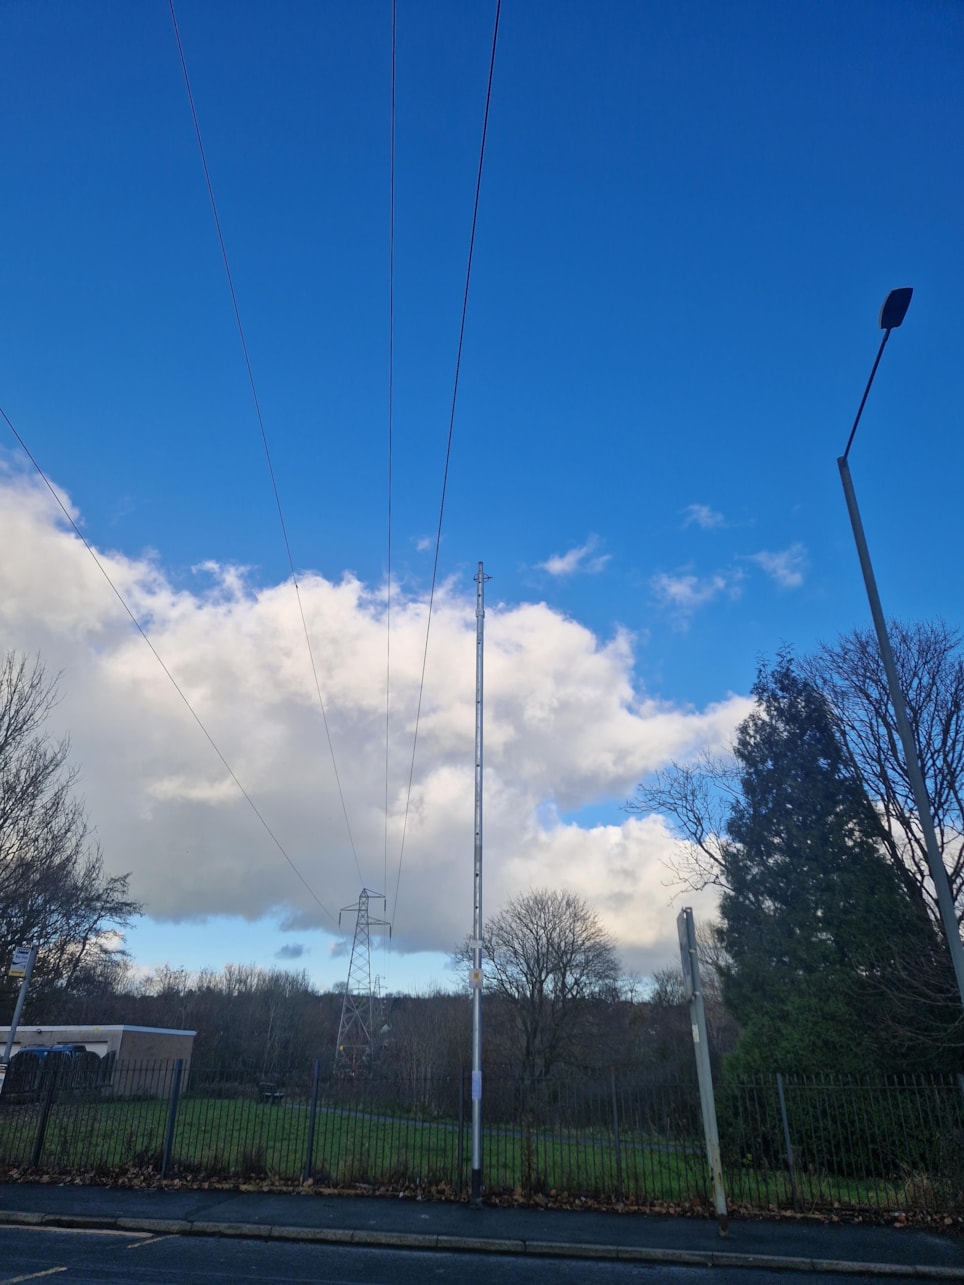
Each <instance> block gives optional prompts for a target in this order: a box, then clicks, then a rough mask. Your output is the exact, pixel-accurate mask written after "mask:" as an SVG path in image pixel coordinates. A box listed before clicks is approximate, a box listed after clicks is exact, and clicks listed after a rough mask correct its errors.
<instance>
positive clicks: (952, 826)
mask: <svg viewBox="0 0 964 1285" xmlns="http://www.w3.org/2000/svg"><path fill="white" fill-rule="evenodd" d="M888 632H889V635H890V641H891V646H892V648H893V652H894V662H895V664H896V667H897V675H898V678H899V680H900V687H901V690H902V692H903V693H904V697H905V700H906V704H907V715H908V719H909V721H910V725H911V728H912V729H913V732H914V740H915V743H916V745H917V755H918V758H919V759H920V764H921V770H922V772H923V775H924V782H925V784H926V786H927V796H928V799H929V800H930V805H931V812H932V814H933V818H934V826H935V829H936V831H937V841H938V844H939V845H940V849H941V852H942V854H943V857H944V865H945V868H946V869H947V873H948V877H949V879H950V883H951V892H952V894H953V896H954V900H955V904H956V906H957V912H958V920H959V921H960V920H961V919H962V918H964V657H962V655H961V635H960V634H959V633H957V632H956V631H954V630H952V629H949V628H948V626H947V625H945V624H944V623H943V621H936V622H930V621H925V622H918V623H915V624H912V625H903V624H901V623H900V622H899V621H891V622H890V624H889V626H888ZM801 668H802V669H803V672H804V673H805V674H806V675H807V677H808V678H809V679H810V680H811V682H813V683H814V684H815V685H816V686H817V687H818V688H819V689H820V690H821V691H822V692H823V693H824V695H825V696H826V697H827V699H828V700H829V702H830V704H831V706H832V707H833V710H834V712H835V714H836V716H837V720H838V726H839V732H840V735H841V737H842V739H843V741H844V743H845V744H846V746H847V748H848V750H849V751H850V753H851V755H852V757H853V760H854V763H855V764H856V767H857V771H858V772H859V774H860V777H861V779H862V781H863V783H864V788H865V789H866V791H867V794H868V796H869V797H870V798H871V799H873V800H874V801H875V803H876V804H877V807H878V809H879V810H880V813H881V817H882V819H883V822H884V828H885V830H886V835H887V844H888V849H889V853H890V856H891V860H892V861H893V863H894V865H895V866H896V867H897V869H898V870H899V871H900V872H901V874H902V876H903V877H904V878H905V879H906V880H907V881H908V882H909V883H911V884H912V885H913V887H914V889H915V890H916V894H917V896H919V897H920V898H921V899H922V900H923V901H924V903H925V905H926V906H927V908H928V911H929V913H930V914H931V916H932V918H933V919H934V921H935V923H936V922H937V921H938V919H939V915H938V909H937V899H936V894H935V892H934V887H933V884H932V882H931V878H930V874H929V873H928V867H927V853H926V849H925V846H924V838H923V834H922V833H921V829H920V826H919V824H918V818H917V808H916V804H915V801H914V793H913V790H912V789H911V785H910V780H909V779H908V775H907V767H906V764H905V761H904V753H903V749H902V747H901V743H900V736H899V733H898V731H897V724H896V720H895V717H894V710H893V706H892V705H891V701H890V692H889V689H888V686H887V676H886V674H885V672H884V667H883V663H882V661H881V658H880V649H879V647H878V646H877V639H876V636H875V635H874V633H873V632H872V631H871V630H854V631H853V632H852V633H849V634H846V635H845V636H844V637H843V638H841V639H840V640H839V641H838V642H837V643H835V644H834V645H833V646H830V645H824V646H823V647H821V648H820V650H819V651H818V652H817V653H816V654H815V655H814V656H811V657H809V658H808V659H807V660H805V661H804V662H803V663H802V666H801Z"/></svg>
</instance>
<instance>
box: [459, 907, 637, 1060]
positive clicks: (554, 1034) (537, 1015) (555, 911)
mask: <svg viewBox="0 0 964 1285" xmlns="http://www.w3.org/2000/svg"><path fill="white" fill-rule="evenodd" d="M482 941H483V950H484V954H485V955H486V957H487V959H488V964H489V967H488V969H487V970H486V971H487V979H486V981H487V990H491V991H492V992H493V993H494V994H496V995H497V996H499V997H500V999H501V1001H502V1002H503V1004H504V1005H505V1006H506V1008H507V1009H508V1010H509V1012H510V1013H511V1016H512V1021H513V1025H514V1027H515V1029H516V1033H517V1035H518V1038H519V1046H520V1053H521V1058H522V1064H523V1068H524V1071H525V1073H526V1075H527V1076H528V1077H530V1078H541V1077H544V1076H546V1075H548V1074H549V1073H550V1071H551V1070H552V1068H553V1066H554V1065H556V1064H557V1063H560V1062H565V1061H574V1060H576V1059H577V1057H578V1052H579V1049H578V1045H579V1041H580V1038H581V1037H582V1036H583V1035H584V1033H585V1027H586V1024H587V1022H588V1020H589V1019H591V1016H592V1013H591V1008H592V1001H597V1000H600V999H615V998H616V996H617V994H618V983H619V960H618V958H617V955H616V948H615V943H614V941H613V939H612V937H610V935H609V933H607V932H606V930H605V929H604V928H603V926H602V925H601V924H600V922H599V919H598V917H597V915H596V913H595V911H594V910H593V909H592V908H591V907H590V906H589V905H588V904H587V903H586V902H585V901H584V900H583V899H582V898H581V897H578V896H576V895H575V894H573V893H569V892H556V891H551V890H549V889H546V888H536V889H533V890H532V891H530V892H527V893H524V894H522V895H521V896H518V897H515V898H513V899H512V900H511V901H509V902H508V903H507V904H506V905H505V906H504V907H503V908H502V910H500V911H499V913H498V914H497V915H496V916H495V918H494V919H490V920H489V921H488V922H487V923H486V925H485V929H484V931H483V934H482ZM468 954H470V952H468V950H467V947H463V948H462V949H461V950H460V951H459V952H458V954H457V958H459V959H460V960H462V961H463V962H464V960H465V959H466V957H467V956H468Z"/></svg>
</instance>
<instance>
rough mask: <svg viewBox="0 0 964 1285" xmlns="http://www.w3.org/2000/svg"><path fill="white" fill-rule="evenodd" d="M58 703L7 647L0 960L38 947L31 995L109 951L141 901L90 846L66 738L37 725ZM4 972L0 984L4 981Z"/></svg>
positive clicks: (1, 722) (0, 757)
mask: <svg viewBox="0 0 964 1285" xmlns="http://www.w3.org/2000/svg"><path fill="white" fill-rule="evenodd" d="M56 700H57V683H56V680H50V679H48V678H47V675H46V673H45V671H44V668H43V665H42V664H41V663H40V661H39V660H35V661H33V662H31V661H29V660H28V659H27V658H26V657H23V656H19V655H17V654H16V653H15V652H8V653H7V654H6V656H5V658H4V659H3V661H2V663H0V960H2V959H7V958H9V955H10V953H11V951H12V949H13V948H14V947H15V946H19V945H26V944H33V943H36V944H37V945H39V947H40V953H39V957H38V962H37V966H36V969H35V972H34V983H35V984H34V986H33V987H32V990H31V994H32V996H33V997H34V999H35V1000H36V999H37V998H39V997H40V996H42V995H43V993H44V990H45V989H47V990H48V991H49V990H50V989H51V988H55V989H58V988H59V989H60V990H65V989H69V987H70V985H71V982H72V980H73V979H74V978H75V977H76V976H78V974H79V973H80V972H82V971H84V970H86V971H88V972H89V971H90V970H91V968H92V967H94V965H95V964H97V962H98V961H99V962H100V963H101V964H103V963H104V962H106V961H109V960H110V958H111V957H116V955H117V953H118V951H119V949H120V946H121V944H122V940H121V938H120V937H119V934H118V933H117V932H116V931H112V930H116V929H118V928H122V927H124V926H125V925H126V924H128V923H130V921H131V919H132V918H133V917H134V916H135V915H137V914H138V913H139V912H140V906H139V905H138V903H137V902H135V901H133V900H132V899H131V898H130V897H129V895H128V876H127V875H108V874H106V873H105V871H104V867H103V861H102V858H101V854H100V850H99V848H98V846H97V844H96V843H95V842H94V840H93V837H92V835H91V832H90V828H89V825H88V822H87V816H86V813H85V810H84V806H83V804H82V802H81V801H80V800H79V799H78V798H77V797H76V795H75V793H74V789H75V786H76V770H75V769H73V768H71V767H70V766H69V765H68V755H69V749H70V746H69V742H68V740H67V739H66V738H65V739H63V740H60V741H55V740H53V739H51V737H50V736H49V735H48V734H47V732H46V731H45V724H46V721H47V718H48V717H49V715H50V712H51V710H52V709H53V707H54V705H55V704H56ZM5 974H6V969H5V968H4V969H3V970H2V974H0V988H2V987H3V986H4V985H5V984H6V978H5Z"/></svg>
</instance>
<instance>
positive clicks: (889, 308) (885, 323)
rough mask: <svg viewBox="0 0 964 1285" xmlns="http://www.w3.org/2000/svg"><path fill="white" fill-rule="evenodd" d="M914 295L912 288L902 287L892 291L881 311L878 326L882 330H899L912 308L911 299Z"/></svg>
mask: <svg viewBox="0 0 964 1285" xmlns="http://www.w3.org/2000/svg"><path fill="white" fill-rule="evenodd" d="M913 293H914V290H913V287H912V286H901V287H900V288H899V289H897V290H891V292H890V294H889V295H888V296H887V298H886V299H885V300H884V303H883V307H882V308H881V310H880V320H879V322H878V324H879V326H880V328H881V330H896V329H897V327H898V326H899V325H900V323H901V322H902V321H903V320H904V317H905V316H906V315H907V309H908V308H909V307H910V297H911V295H912V294H913Z"/></svg>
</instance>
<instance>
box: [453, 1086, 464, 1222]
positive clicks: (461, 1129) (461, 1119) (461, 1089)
mask: <svg viewBox="0 0 964 1285" xmlns="http://www.w3.org/2000/svg"><path fill="white" fill-rule="evenodd" d="M458 1136H459V1140H458V1156H457V1158H456V1162H455V1163H456V1166H457V1170H458V1175H459V1181H458V1188H459V1197H460V1198H461V1195H462V1185H463V1178H464V1175H463V1171H462V1166H463V1164H464V1163H465V1154H464V1153H465V1067H462V1066H460V1067H459V1135H458Z"/></svg>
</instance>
